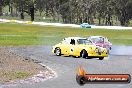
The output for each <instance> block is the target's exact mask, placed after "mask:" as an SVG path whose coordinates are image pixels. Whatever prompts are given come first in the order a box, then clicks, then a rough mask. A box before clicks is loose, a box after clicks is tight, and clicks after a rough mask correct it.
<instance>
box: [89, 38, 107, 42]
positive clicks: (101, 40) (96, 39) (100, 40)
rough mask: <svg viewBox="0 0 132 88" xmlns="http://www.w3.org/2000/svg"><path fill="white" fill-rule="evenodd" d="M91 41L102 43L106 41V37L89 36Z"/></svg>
mask: <svg viewBox="0 0 132 88" xmlns="http://www.w3.org/2000/svg"><path fill="white" fill-rule="evenodd" d="M91 41H92V42H94V43H104V42H108V39H107V38H103V37H98V38H91Z"/></svg>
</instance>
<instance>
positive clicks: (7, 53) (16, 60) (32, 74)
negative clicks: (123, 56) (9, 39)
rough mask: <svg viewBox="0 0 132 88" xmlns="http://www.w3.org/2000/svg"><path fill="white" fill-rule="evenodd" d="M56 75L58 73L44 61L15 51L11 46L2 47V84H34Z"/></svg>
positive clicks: (0, 63) (0, 83) (0, 60)
mask: <svg viewBox="0 0 132 88" xmlns="http://www.w3.org/2000/svg"><path fill="white" fill-rule="evenodd" d="M54 77H56V73H55V72H54V71H53V70H52V69H50V68H49V67H47V66H45V65H44V64H43V63H41V62H39V61H37V60H33V59H30V58H28V57H23V56H20V55H19V54H16V53H13V52H12V48H11V47H0V85H2V86H11V85H12V86H14V85H16V84H20V83H21V84H22V83H30V84H32V83H38V82H41V81H44V80H47V79H51V78H54Z"/></svg>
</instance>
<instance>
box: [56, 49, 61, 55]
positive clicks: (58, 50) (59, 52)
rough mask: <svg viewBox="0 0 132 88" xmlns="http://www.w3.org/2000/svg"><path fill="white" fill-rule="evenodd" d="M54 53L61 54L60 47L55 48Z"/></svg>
mask: <svg viewBox="0 0 132 88" xmlns="http://www.w3.org/2000/svg"><path fill="white" fill-rule="evenodd" d="M55 54H56V56H61V49H60V48H55Z"/></svg>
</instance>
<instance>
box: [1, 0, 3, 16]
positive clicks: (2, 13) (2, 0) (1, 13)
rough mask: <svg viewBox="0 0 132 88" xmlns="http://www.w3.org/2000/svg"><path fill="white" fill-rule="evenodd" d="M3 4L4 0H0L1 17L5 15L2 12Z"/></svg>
mask: <svg viewBox="0 0 132 88" xmlns="http://www.w3.org/2000/svg"><path fill="white" fill-rule="evenodd" d="M2 4H3V0H0V16H1V15H2V14H3V12H2Z"/></svg>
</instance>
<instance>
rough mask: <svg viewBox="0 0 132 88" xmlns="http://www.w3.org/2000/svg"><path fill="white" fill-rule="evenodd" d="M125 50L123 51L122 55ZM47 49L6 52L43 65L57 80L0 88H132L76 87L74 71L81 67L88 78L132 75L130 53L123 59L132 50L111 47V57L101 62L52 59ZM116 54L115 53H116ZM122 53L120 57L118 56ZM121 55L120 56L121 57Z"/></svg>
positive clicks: (109, 87) (121, 87)
mask: <svg viewBox="0 0 132 88" xmlns="http://www.w3.org/2000/svg"><path fill="white" fill-rule="evenodd" d="M124 48H125V50H126V51H123V50H124ZM51 49H52V47H51V46H18V47H10V51H11V52H13V53H15V54H17V55H20V56H23V57H24V58H30V59H34V60H39V61H41V62H43V63H44V64H45V65H46V66H49V67H50V68H52V69H53V70H54V71H55V72H57V77H56V78H54V79H51V80H47V81H44V82H39V83H34V84H31V85H30V84H29V83H25V84H17V85H16V86H9V87H3V86H0V88H132V82H131V83H130V84H86V85H84V86H80V85H78V84H77V82H76V80H75V78H76V72H77V71H76V70H77V67H78V66H79V65H81V66H82V67H83V68H84V69H85V70H86V72H87V73H88V74H130V75H132V69H131V67H132V64H131V63H132V53H130V52H129V55H125V53H127V51H130V50H131V49H132V47H131V46H126V47H125V46H113V47H112V54H111V55H110V56H109V57H107V58H105V59H104V60H98V59H96V58H92V59H83V58H73V57H65V56H60V57H58V56H55V55H54V54H53V53H51ZM117 51H118V52H117ZM120 51H122V52H121V53H119V52H120ZM123 52H124V53H123Z"/></svg>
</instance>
